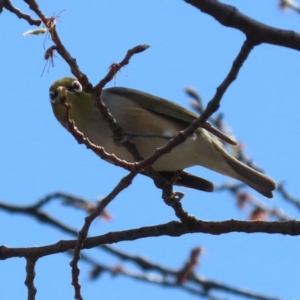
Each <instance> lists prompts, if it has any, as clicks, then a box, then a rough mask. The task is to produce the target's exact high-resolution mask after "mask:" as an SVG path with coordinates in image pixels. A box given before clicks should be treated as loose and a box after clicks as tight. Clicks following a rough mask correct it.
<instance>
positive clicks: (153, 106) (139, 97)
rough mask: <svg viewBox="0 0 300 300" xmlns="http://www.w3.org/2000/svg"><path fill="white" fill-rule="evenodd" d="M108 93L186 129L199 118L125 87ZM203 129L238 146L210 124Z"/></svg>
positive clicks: (187, 111) (203, 125)
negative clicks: (173, 121)
mask: <svg viewBox="0 0 300 300" xmlns="http://www.w3.org/2000/svg"><path fill="white" fill-rule="evenodd" d="M106 91H108V92H109V93H111V94H117V95H121V96H123V97H125V98H127V99H129V100H131V101H133V102H135V103H136V104H138V105H139V106H141V107H143V108H144V109H147V110H149V111H152V112H155V113H158V114H161V115H164V116H166V117H168V118H173V119H176V120H180V121H181V122H184V123H186V127H187V126H188V125H189V124H190V123H192V122H193V121H194V120H195V119H196V118H198V115H197V114H195V113H193V112H191V111H190V110H188V109H186V108H184V107H182V106H180V105H178V104H176V103H174V102H171V101H169V100H166V99H163V98H160V97H157V96H153V95H151V94H148V93H145V92H141V91H138V90H133V89H129V88H123V87H113V88H108V89H106ZM201 127H202V128H204V129H206V130H207V131H208V132H210V133H212V134H213V135H215V136H217V137H218V138H220V139H221V140H223V141H224V142H226V143H228V144H230V145H234V146H236V145H237V142H236V141H234V140H233V139H231V138H230V137H229V136H227V135H226V134H225V133H223V132H221V131H220V130H218V129H217V128H215V127H213V126H212V125H211V124H210V123H208V122H205V123H204V124H202V126H201Z"/></svg>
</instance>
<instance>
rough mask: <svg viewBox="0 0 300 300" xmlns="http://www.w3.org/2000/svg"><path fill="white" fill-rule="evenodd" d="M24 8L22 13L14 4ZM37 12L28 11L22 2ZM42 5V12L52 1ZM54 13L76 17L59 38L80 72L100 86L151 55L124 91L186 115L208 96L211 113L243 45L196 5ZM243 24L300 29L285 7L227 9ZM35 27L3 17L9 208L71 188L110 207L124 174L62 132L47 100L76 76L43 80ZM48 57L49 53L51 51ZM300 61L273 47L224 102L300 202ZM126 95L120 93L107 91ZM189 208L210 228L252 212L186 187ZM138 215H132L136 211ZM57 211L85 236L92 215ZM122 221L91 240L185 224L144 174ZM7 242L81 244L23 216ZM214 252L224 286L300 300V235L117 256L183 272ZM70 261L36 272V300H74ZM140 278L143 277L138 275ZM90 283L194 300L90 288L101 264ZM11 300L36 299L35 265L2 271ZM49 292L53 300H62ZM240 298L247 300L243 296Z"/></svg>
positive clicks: (9, 224)
mask: <svg viewBox="0 0 300 300" xmlns="http://www.w3.org/2000/svg"><path fill="white" fill-rule="evenodd" d="M14 2H17V1H14ZM19 2H20V3H18V5H22V6H21V7H20V8H22V9H23V10H24V11H26V12H29V10H28V8H27V6H26V5H25V3H24V2H22V1H19ZM40 2H42V1H40ZM43 2H44V3H43V4H42V6H41V8H42V10H43V11H44V12H46V13H47V14H48V15H52V14H53V12H56V13H58V12H59V11H61V10H63V9H66V11H65V12H64V13H62V14H61V16H60V21H61V22H58V23H57V29H58V32H59V34H60V36H61V39H62V41H63V42H64V44H65V45H66V47H67V48H68V49H69V51H70V52H71V54H72V55H73V56H74V57H76V58H77V62H78V64H79V66H80V67H81V69H82V70H83V71H84V72H85V73H86V74H87V75H88V76H89V78H90V80H91V81H92V82H93V83H96V82H97V81H98V80H99V79H101V78H102V77H103V76H104V75H105V74H106V72H107V69H108V67H109V65H110V64H111V63H112V62H115V61H120V60H121V59H122V58H123V57H124V54H125V53H126V51H127V49H129V48H131V47H133V46H135V45H137V44H143V43H146V44H150V45H151V48H149V49H148V50H147V51H145V52H144V53H141V54H139V55H136V56H134V57H133V59H132V60H131V62H130V65H129V66H127V67H126V68H124V69H123V70H122V73H119V74H118V75H117V77H116V80H115V82H116V84H117V85H120V86H127V87H132V88H136V89H140V90H144V91H147V92H150V93H153V94H156V95H159V96H162V97H165V98H167V99H171V100H173V101H175V102H177V103H180V104H181V105H184V106H188V105H189V104H188V97H187V96H186V95H185V94H184V92H183V87H184V86H187V85H188V86H193V87H195V88H197V89H198V90H199V91H200V93H201V95H202V96H203V98H204V100H205V101H208V100H209V99H210V98H211V97H212V96H213V95H214V93H215V89H216V87H217V85H218V84H220V82H221V80H223V78H224V76H225V75H226V74H227V72H228V70H229V68H230V66H231V63H232V61H233V59H234V57H235V56H236V55H237V53H238V51H239V49H240V46H241V44H242V43H243V41H244V36H243V34H241V33H240V32H239V31H237V30H234V29H230V28H225V27H223V26H221V25H220V24H218V23H217V22H216V21H215V20H214V19H213V18H212V17H210V16H208V15H204V14H202V13H200V12H199V11H198V10H197V9H195V8H194V7H192V6H190V5H187V4H185V3H184V1H170V0H169V1H167V0H163V1H140V0H122V1H116V0H103V1H89V2H90V3H89V4H88V5H86V1H59V2H57V3H55V2H53V1H43ZM226 2H227V3H229V4H233V5H235V4H236V5H237V7H238V8H239V9H240V10H241V11H242V12H244V13H246V14H248V15H249V16H251V17H254V18H256V19H258V20H260V21H262V22H265V23H267V24H269V25H273V26H276V27H280V28H285V29H291V30H295V31H299V28H300V19H299V15H297V14H296V13H294V12H290V13H284V12H282V11H280V10H279V8H278V6H277V2H278V1H276V0H273V1H250V0H244V1H226ZM29 29H32V28H31V27H30V26H29V25H28V24H27V23H26V22H25V21H24V20H19V19H17V17H16V16H15V15H12V14H10V13H9V12H7V11H4V12H3V13H2V14H1V15H0V39H1V56H0V70H1V72H0V82H1V84H0V94H1V98H0V102H1V118H0V137H1V146H0V166H1V167H0V186H1V189H0V199H1V200H3V201H7V202H10V203H14V204H30V203H33V202H34V201H36V200H38V199H39V198H40V197H42V196H44V195H45V194H46V193H49V192H53V191H57V190H61V191H65V192H70V193H73V194H75V195H79V196H84V197H86V198H89V199H91V200H92V199H96V197H101V196H105V195H106V194H107V193H108V192H109V191H110V190H111V189H112V188H113V187H114V186H115V185H116V183H117V182H118V181H119V180H120V178H121V177H122V176H123V175H125V174H126V171H124V170H122V169H120V168H117V167H114V166H112V165H110V164H108V163H106V162H104V161H101V160H100V159H99V158H98V157H96V156H95V155H94V154H93V153H92V152H91V151H88V150H86V148H85V147H84V146H82V145H81V146H80V145H78V144H77V143H76V141H75V140H74V138H73V137H72V136H71V135H70V134H69V133H68V132H67V131H66V130H64V129H63V128H62V127H61V126H60V125H59V124H58V123H57V121H56V120H55V118H54V116H53V114H52V110H51V107H50V101H49V97H48V89H49V86H50V85H51V84H52V82H53V81H54V80H56V79H58V78H60V77H63V76H66V75H70V74H71V73H70V71H69V67H68V66H67V64H66V63H65V62H64V61H63V59H62V58H60V57H58V58H56V59H55V67H54V68H51V69H50V72H49V73H47V72H45V74H44V75H43V76H42V77H41V73H42V70H43V68H44V63H45V62H44V61H43V53H44V52H43V51H44V50H43V41H44V36H42V35H40V36H26V37H24V36H22V33H23V32H25V31H27V30H29ZM46 45H47V46H50V45H51V41H50V40H46ZM299 70H300V60H299V53H297V52H296V51H294V50H290V49H285V48H282V47H275V46H271V45H262V46H259V47H257V49H255V50H254V51H253V52H252V53H251V55H250V57H249V59H248V60H247V62H246V63H245V65H244V67H243V68H242V71H241V73H240V75H239V77H238V79H237V80H236V81H235V82H234V84H233V85H232V86H231V87H230V88H229V90H228V92H227V93H226V95H225V96H224V98H223V100H222V105H221V108H220V111H221V112H223V113H224V115H225V120H226V121H227V122H228V123H229V124H230V126H231V127H232V129H233V130H234V132H235V135H236V136H237V138H238V139H239V140H240V141H242V142H243V143H244V144H245V147H246V148H245V151H246V153H247V154H248V155H250V156H251V157H253V158H254V160H255V161H256V162H257V163H258V164H259V165H261V166H262V167H263V168H264V169H265V170H266V172H267V173H268V174H269V175H270V176H272V177H273V178H274V179H275V180H277V181H284V182H286V187H287V188H288V190H289V191H290V192H291V193H293V194H294V195H296V196H297V195H298V196H299V194H300V192H299V173H298V171H297V170H298V169H299V166H300V164H299V153H300V142H299V126H300V125H299V111H298V108H299V95H300V85H299ZM112 85H114V82H111V83H110V84H109V86H112ZM193 172H196V173H197V174H199V175H201V176H204V177H206V178H208V179H210V180H212V181H214V182H215V183H221V182H224V181H225V180H229V179H228V178H225V177H223V176H220V175H217V174H214V173H213V172H209V171H207V170H204V169H202V168H200V167H199V168H193ZM177 190H181V191H184V192H185V198H184V199H183V205H184V207H185V209H186V210H188V211H189V212H190V213H191V214H193V215H195V216H196V217H198V218H200V219H205V220H224V219H231V218H236V219H246V218H247V215H248V212H249V210H247V209H246V210H245V211H239V210H238V209H237V208H236V205H235V200H234V199H233V198H232V197H231V195H229V194H228V193H211V194H204V193H201V192H198V191H193V190H188V189H183V188H182V189H177ZM254 195H255V196H256V197H258V198H259V199H261V200H263V201H266V203H267V204H268V205H270V206H275V207H281V208H282V209H284V211H285V212H286V213H288V214H290V215H292V216H294V217H295V218H298V217H299V212H297V211H295V210H294V209H293V208H292V207H291V206H289V205H288V204H286V203H285V202H284V201H283V200H282V199H281V198H280V197H279V196H278V195H277V194H275V198H274V199H273V200H266V199H262V197H261V196H259V195H258V194H254ZM128 208H130V210H128ZM46 209H47V211H48V212H49V213H51V214H52V215H53V216H55V217H56V218H59V219H62V220H64V222H65V223H67V224H70V226H73V227H75V228H78V229H79V228H81V226H82V224H83V218H84V214H83V213H82V212H80V211H78V210H75V209H72V208H68V207H65V206H62V205H61V204H60V203H59V202H56V203H51V205H49V206H47V208H46ZM108 210H109V212H110V213H111V214H112V216H113V220H112V221H111V222H106V221H103V220H100V221H97V222H95V223H94V224H93V226H92V228H91V231H90V233H91V234H92V235H99V234H102V233H106V232H108V231H114V230H122V229H129V228H138V227H141V226H146V225H154V224H159V223H164V222H167V221H170V220H174V219H175V216H174V214H173V211H172V210H171V209H170V208H168V207H167V206H166V205H165V204H164V203H163V201H162V199H161V197H160V191H159V190H157V189H156V188H155V187H154V185H153V183H152V181H151V180H149V179H147V178H144V177H142V176H139V177H138V178H136V179H135V180H134V183H133V184H132V186H130V187H129V188H128V189H127V190H126V191H125V192H124V193H122V194H121V195H120V196H119V197H118V198H117V199H115V201H113V203H112V204H111V205H110V206H109V208H108ZM0 218H1V221H0V222H1V223H0V224H1V230H0V244H5V245H7V246H11V247H13V246H15V247H21V246H34V245H36V246H39V245H45V244H52V243H55V242H57V241H59V240H61V239H70V238H73V237H71V236H69V235H67V234H65V233H64V232H60V231H57V230H56V229H53V228H51V227H49V226H48V225H45V224H41V223H38V222H36V221H35V220H32V219H31V218H28V217H24V216H21V215H9V214H7V213H4V212H2V211H0ZM199 245H202V246H203V247H205V249H206V254H205V255H203V256H202V257H201V265H200V266H199V267H198V269H197V272H198V273H199V274H201V275H203V276H205V277H207V278H209V279H215V280H218V281H220V282H223V283H225V284H230V285H234V286H237V287H242V288H248V289H250V290H253V291H256V292H261V293H265V294H268V295H274V296H279V297H282V298H285V299H300V293H299V283H300V282H299V251H300V242H299V238H298V237H289V236H281V235H267V234H251V235H249V234H248V235H247V234H242V233H240V234H233V233H231V234H226V235H222V236H210V235H205V234H193V235H186V236H182V237H180V238H168V237H161V238H149V239H141V240H137V241H134V242H122V243H119V244H117V245H116V246H117V247H119V248H120V249H122V250H126V251H129V252H131V253H133V254H141V255H145V256H146V257H148V258H149V259H151V260H153V261H155V262H158V263H161V264H163V265H165V266H167V267H171V268H179V267H181V266H182V265H183V263H184V261H185V260H186V258H187V256H188V253H189V252H190V249H191V248H193V247H195V246H199ZM90 253H91V254H93V255H94V257H96V258H97V259H98V260H99V261H100V262H104V263H105V264H109V265H114V264H118V263H119V261H118V260H117V259H116V258H114V257H111V256H108V255H107V254H106V253H104V252H100V251H94V250H93V251H90ZM69 261H70V258H69V257H68V256H67V255H66V254H59V255H55V256H51V257H46V258H43V259H41V260H39V261H38V263H37V269H36V272H37V275H36V280H35V283H36V287H37V289H38V296H37V299H43V300H44V299H72V297H73V288H72V286H71V285H70V281H71V269H70V267H69ZM126 266H127V267H128V268H134V266H133V265H126ZM80 267H81V275H80V281H81V282H82V284H83V290H82V291H83V295H84V297H85V299H99V298H102V299H107V298H109V299H121V298H122V299H123V300H127V299H138V298H140V296H141V295H143V299H145V300H146V299H164V298H165V299H173V300H177V299H190V298H193V297H194V296H191V295H188V294H186V293H183V292H181V291H178V290H171V289H166V288H160V287H157V286H153V285H150V284H143V283H137V282H135V281H133V280H131V279H128V278H126V279H124V278H121V277H116V278H112V277H111V276H108V275H107V274H105V275H103V276H102V277H101V279H100V280H97V281H89V280H88V272H89V270H90V269H89V266H88V265H86V264H85V263H80ZM0 277H1V282H0V298H1V299H25V298H26V294H27V292H26V288H25V286H24V284H23V282H24V280H25V260H24V259H9V260H6V261H1V265H0ZM50 291H51V292H50ZM230 299H238V298H235V297H233V296H231V297H230Z"/></svg>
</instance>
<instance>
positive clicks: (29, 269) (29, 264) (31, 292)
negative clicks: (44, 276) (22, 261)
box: [25, 256, 37, 300]
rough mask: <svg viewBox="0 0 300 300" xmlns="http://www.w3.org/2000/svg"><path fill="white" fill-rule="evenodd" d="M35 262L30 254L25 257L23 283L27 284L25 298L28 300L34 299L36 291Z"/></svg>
mask: <svg viewBox="0 0 300 300" xmlns="http://www.w3.org/2000/svg"><path fill="white" fill-rule="evenodd" d="M35 263H36V259H34V258H32V256H30V257H27V259H26V279H25V285H26V286H27V291H28V296H27V299H28V300H34V299H35V295H36V292H37V290H36V288H35V286H34V277H35V270H34V269H35Z"/></svg>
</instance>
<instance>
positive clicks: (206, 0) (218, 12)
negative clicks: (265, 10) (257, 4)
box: [184, 0, 300, 50]
mask: <svg viewBox="0 0 300 300" xmlns="http://www.w3.org/2000/svg"><path fill="white" fill-rule="evenodd" d="M184 1H185V2H187V3H189V4H191V5H193V6H195V7H197V8H198V9H199V10H201V11H202V12H203V13H206V14H209V15H211V16H212V17H214V18H215V19H216V20H217V21H219V22H220V23H221V24H222V25H224V26H226V27H232V28H236V29H238V30H240V31H242V32H244V33H245V35H246V36H247V37H251V38H253V39H256V40H257V41H258V43H268V44H272V45H277V46H283V47H288V48H291V49H295V50H300V34H298V33H296V32H294V31H291V30H283V29H280V28H275V27H272V26H268V25H265V24H263V23H261V22H258V21H256V20H254V19H251V18H250V17H248V16H246V15H244V14H242V13H241V12H240V11H239V10H238V9H237V8H235V7H234V6H231V5H227V4H224V3H222V2H220V1H217V0H184Z"/></svg>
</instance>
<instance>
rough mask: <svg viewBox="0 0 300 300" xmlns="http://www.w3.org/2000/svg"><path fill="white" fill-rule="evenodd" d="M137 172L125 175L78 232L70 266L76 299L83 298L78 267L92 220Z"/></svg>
mask: <svg viewBox="0 0 300 300" xmlns="http://www.w3.org/2000/svg"><path fill="white" fill-rule="evenodd" d="M136 174H137V173H129V174H128V175H127V176H125V177H123V178H122V180H121V181H120V182H119V183H118V185H117V186H116V187H115V188H114V189H113V190H112V191H111V192H110V193H109V194H108V195H107V196H106V197H105V198H103V199H102V201H101V202H100V203H99V205H98V206H97V208H96V209H94V210H93V212H92V213H91V214H89V215H88V216H87V217H86V218H85V222H84V225H83V227H82V229H81V230H80V231H79V233H78V240H77V243H76V246H75V248H74V256H73V259H72V260H71V262H70V266H71V267H72V285H73V286H74V289H75V296H74V297H75V299H83V298H82V296H81V293H80V288H81V286H80V284H79V273H80V269H79V267H78V265H77V264H78V261H79V259H80V251H81V249H82V247H83V245H84V242H85V240H86V238H87V235H88V231H89V228H90V226H91V224H92V222H93V221H94V220H95V219H96V218H97V217H98V215H99V214H100V213H101V212H102V211H103V209H104V208H105V207H106V206H107V205H108V204H109V203H110V202H111V201H112V200H113V199H114V198H115V197H116V196H117V195H118V194H119V193H120V192H121V191H123V190H124V189H125V188H127V187H128V186H129V185H130V184H131V182H132V179H133V178H134V177H135V176H136Z"/></svg>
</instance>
